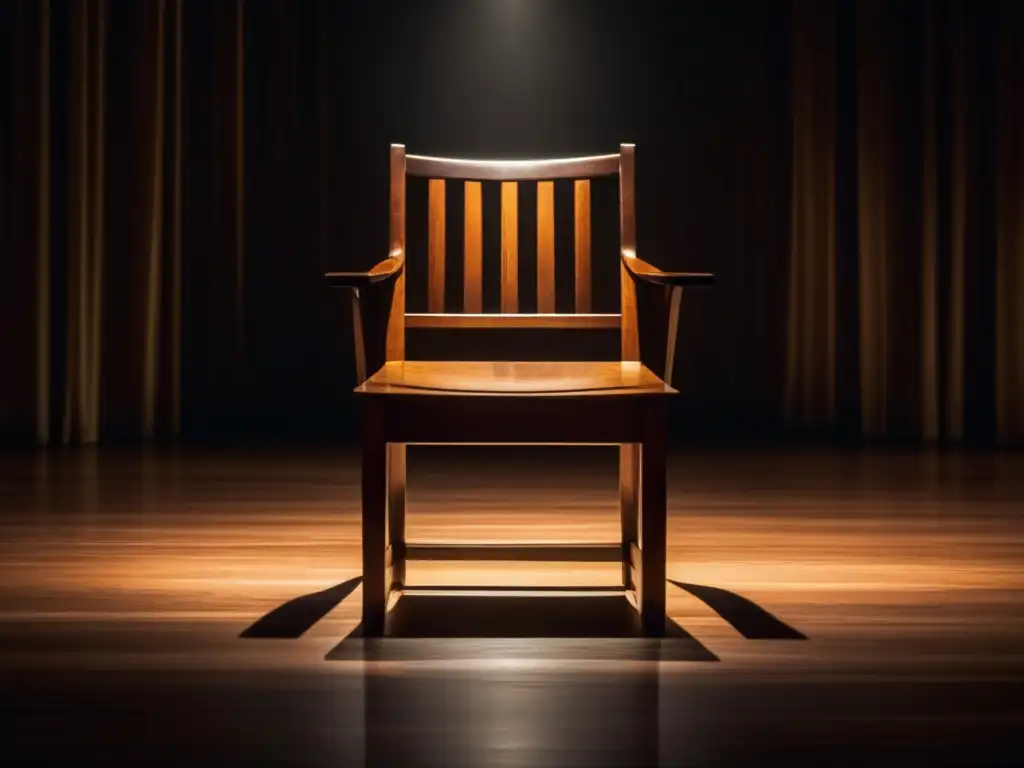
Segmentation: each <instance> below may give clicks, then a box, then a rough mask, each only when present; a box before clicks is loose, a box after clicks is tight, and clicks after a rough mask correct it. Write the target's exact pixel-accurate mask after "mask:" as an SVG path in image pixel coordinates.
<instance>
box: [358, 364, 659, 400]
mask: <svg viewBox="0 0 1024 768" xmlns="http://www.w3.org/2000/svg"><path fill="white" fill-rule="evenodd" d="M355 391H356V392H357V393H359V394H369V395H403V394H404V395H430V394H434V395H441V396H443V395H458V396H467V395H478V396H482V397H488V396H490V397H495V396H498V397H500V396H503V395H504V396H519V397H522V396H524V395H525V396H530V397H578V396H602V395H604V396H609V395H614V396H629V395H671V394H676V390H675V389H673V388H672V387H670V386H669V385H668V384H666V383H665V382H664V381H662V380H661V379H660V378H658V376H656V375H655V374H654V373H653V372H651V370H650V369H649V368H647V367H646V366H644V365H643V364H642V363H639V362H557V363H548V362H500V363H494V362H464V361H443V362H442V361H438V362H421V361H402V362H390V363H386V364H385V365H384V366H383V367H382V368H381V369H380V370H379V371H377V372H376V373H375V374H373V375H372V376H370V377H369V378H368V379H367V380H366V381H365V382H363V383H362V384H361V385H360V386H358V387H356V390H355Z"/></svg>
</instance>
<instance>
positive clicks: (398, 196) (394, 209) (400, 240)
mask: <svg viewBox="0 0 1024 768" xmlns="http://www.w3.org/2000/svg"><path fill="white" fill-rule="evenodd" d="M390 221H391V225H390V229H389V233H390V241H391V254H392V255H395V254H400V257H401V259H402V260H403V261H404V260H405V145H403V144H392V145H391V219H390ZM387 359H388V360H404V359H405V270H404V269H403V270H402V273H401V274H400V275H399V276H398V278H397V279H396V280H395V293H394V295H393V297H392V299H391V316H390V318H389V319H388V341H387ZM367 373H368V374H370V373H373V372H372V371H367Z"/></svg>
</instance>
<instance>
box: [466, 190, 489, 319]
mask: <svg viewBox="0 0 1024 768" xmlns="http://www.w3.org/2000/svg"><path fill="white" fill-rule="evenodd" d="M482 217H483V201H482V188H481V185H480V182H479V181H467V182H466V222H465V238H464V241H463V243H464V249H463V250H464V254H465V261H466V266H465V269H464V270H463V276H464V279H463V292H462V311H463V312H467V313H480V312H483V311H484V310H483V307H484V290H483V222H482Z"/></svg>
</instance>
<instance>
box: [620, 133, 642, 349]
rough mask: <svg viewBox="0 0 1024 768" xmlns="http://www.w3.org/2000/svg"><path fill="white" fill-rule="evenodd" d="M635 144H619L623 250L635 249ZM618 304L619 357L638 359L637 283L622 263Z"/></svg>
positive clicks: (621, 242) (621, 241)
mask: <svg viewBox="0 0 1024 768" xmlns="http://www.w3.org/2000/svg"><path fill="white" fill-rule="evenodd" d="M635 150H636V147H635V146H634V145H633V144H622V145H621V146H620V147H619V242H620V245H621V250H622V251H623V252H625V251H629V252H635V251H636V208H635V206H636V202H635V199H634V189H635V185H636V171H635V168H636V157H635V154H636V153H635ZM619 272H620V279H619V286H620V299H619V300H620V305H621V309H620V311H621V314H622V345H621V346H622V350H621V354H622V359H623V360H639V359H640V336H639V333H640V332H639V328H638V323H637V316H636V312H637V306H636V286H635V285H634V284H633V280H632V277H631V276H630V273H629V272H628V271H627V270H626V265H625V263H624V262H623V264H622V265H620V267H619Z"/></svg>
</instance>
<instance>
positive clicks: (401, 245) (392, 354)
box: [387, 144, 405, 360]
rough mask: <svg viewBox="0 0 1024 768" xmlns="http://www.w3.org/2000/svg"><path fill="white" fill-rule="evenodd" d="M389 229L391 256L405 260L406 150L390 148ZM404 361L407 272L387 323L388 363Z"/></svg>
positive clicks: (396, 146) (402, 275)
mask: <svg viewBox="0 0 1024 768" xmlns="http://www.w3.org/2000/svg"><path fill="white" fill-rule="evenodd" d="M390 209H391V215H390V225H389V227H388V238H389V240H390V243H391V253H392V254H398V255H399V257H400V258H402V259H403V260H404V259H405V147H404V146H402V145H400V144H392V145H391V191H390ZM404 358H405V270H401V271H399V272H398V274H397V276H396V277H395V278H394V289H393V293H392V296H391V311H390V313H389V314H388V323H387V359H388V360H403V359H404Z"/></svg>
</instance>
